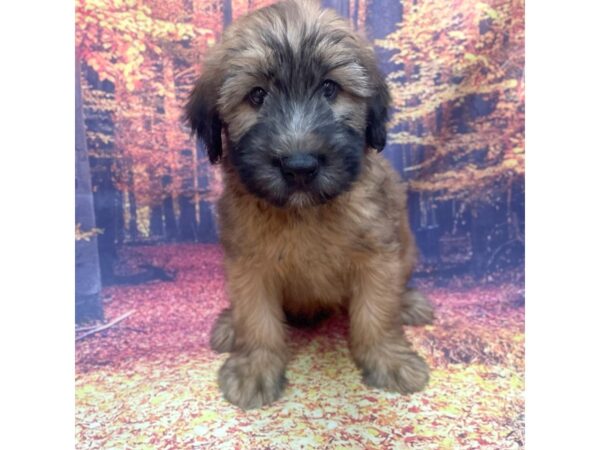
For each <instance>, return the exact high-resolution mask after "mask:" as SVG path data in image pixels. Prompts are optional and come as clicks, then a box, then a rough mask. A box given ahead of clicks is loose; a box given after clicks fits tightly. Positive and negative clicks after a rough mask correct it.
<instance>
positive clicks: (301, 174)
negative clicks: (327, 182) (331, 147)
mask: <svg viewBox="0 0 600 450" xmlns="http://www.w3.org/2000/svg"><path fill="white" fill-rule="evenodd" d="M318 170H319V160H318V159H317V158H316V157H314V156H313V155H311V154H308V153H299V154H297V155H292V156H288V157H285V158H282V159H281V173H282V174H283V176H284V178H285V179H286V180H287V181H289V182H293V183H296V184H307V183H309V182H310V181H312V179H313V178H314V177H315V176H316V175H317V172H318Z"/></svg>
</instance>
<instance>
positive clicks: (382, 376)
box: [362, 352, 429, 394]
mask: <svg viewBox="0 0 600 450" xmlns="http://www.w3.org/2000/svg"><path fill="white" fill-rule="evenodd" d="M362 369H363V379H364V382H365V384H366V385H368V386H372V387H376V388H380V389H384V390H387V391H395V392H401V393H402V394H411V393H413V392H418V391H421V390H423V389H424V388H425V386H427V383H428V382H429V367H427V363H426V362H425V361H424V360H423V358H421V357H420V356H419V355H418V354H417V353H415V352H405V353H400V354H396V355H394V357H393V358H392V359H391V360H385V359H380V360H375V361H373V362H371V363H370V364H363V365H362Z"/></svg>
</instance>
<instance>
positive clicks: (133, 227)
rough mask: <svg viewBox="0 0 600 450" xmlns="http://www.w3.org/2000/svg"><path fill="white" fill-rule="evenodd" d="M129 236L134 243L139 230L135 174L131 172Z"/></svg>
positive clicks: (129, 181) (129, 182)
mask: <svg viewBox="0 0 600 450" xmlns="http://www.w3.org/2000/svg"><path fill="white" fill-rule="evenodd" d="M128 184H129V236H130V237H131V240H132V241H134V242H135V241H137V238H138V228H137V204H136V201H135V186H134V181H133V173H132V172H131V171H130V172H129V180H128Z"/></svg>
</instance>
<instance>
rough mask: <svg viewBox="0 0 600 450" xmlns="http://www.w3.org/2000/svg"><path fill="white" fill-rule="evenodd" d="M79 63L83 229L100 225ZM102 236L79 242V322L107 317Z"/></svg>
mask: <svg viewBox="0 0 600 450" xmlns="http://www.w3.org/2000/svg"><path fill="white" fill-rule="evenodd" d="M80 76H81V75H80V71H79V64H77V67H76V72H75V206H76V208H75V222H76V223H77V224H79V225H80V229H81V230H82V231H89V230H91V229H93V228H95V227H96V217H95V214H94V196H93V194H92V180H91V176H90V163H89V159H88V151H87V145H86V138H85V123H84V120H83V102H82V98H81V79H80ZM101 290H102V281H101V277H100V258H99V255H98V239H97V238H96V237H95V236H94V237H92V238H90V239H89V240H78V241H76V243H75V322H76V323H82V322H86V321H90V320H104V312H103V309H102V298H101V296H100V293H101Z"/></svg>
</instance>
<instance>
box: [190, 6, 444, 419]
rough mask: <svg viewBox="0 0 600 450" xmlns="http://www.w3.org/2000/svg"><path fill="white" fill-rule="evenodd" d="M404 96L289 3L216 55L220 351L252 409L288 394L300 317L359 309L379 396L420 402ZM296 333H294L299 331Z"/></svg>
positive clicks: (204, 116) (354, 45) (249, 25)
mask: <svg viewBox="0 0 600 450" xmlns="http://www.w3.org/2000/svg"><path fill="white" fill-rule="evenodd" d="M389 101H390V96H389V93H388V90H387V87H386V84H385V80H384V78H383V76H382V74H381V73H380V71H379V70H378V68H377V64H376V60H375V56H374V53H373V50H372V48H371V47H370V46H369V45H368V43H367V42H366V41H365V40H364V39H363V38H361V37H360V36H358V35H357V34H356V33H355V32H353V31H352V29H351V28H350V26H349V24H348V23H346V21H345V20H343V19H341V18H339V17H338V16H337V15H336V14H335V13H334V12H332V11H329V10H325V11H324V10H321V9H320V8H319V6H318V5H317V4H316V3H313V2H310V1H303V0H286V1H283V2H281V3H278V4H275V5H272V6H269V7H266V8H263V9H260V10H258V11H255V12H253V13H251V14H249V15H248V16H246V17H243V18H241V19H240V20H238V21H237V22H236V23H234V24H233V25H232V26H231V27H229V29H227V31H226V32H225V33H224V35H223V39H222V42H221V43H220V44H219V45H218V46H216V47H215V48H214V49H212V51H211V52H210V53H209V55H208V56H207V57H206V60H205V61H204V65H203V73H202V76H201V77H200V79H199V80H198V82H197V84H196V86H195V88H194V90H193V92H192V94H191V96H190V99H189V101H188V104H187V106H186V117H187V120H188V122H189V124H190V126H191V128H192V129H193V131H194V132H195V133H197V135H198V136H199V137H200V138H201V140H202V141H203V142H204V143H205V145H206V147H207V150H208V155H209V157H210V160H211V162H213V163H216V162H218V161H221V162H222V167H223V173H224V192H223V196H222V198H221V199H220V201H219V204H218V213H219V214H218V216H219V221H220V237H221V242H222V245H223V247H224V249H225V267H226V272H227V287H228V293H229V298H230V301H231V308H230V309H226V310H225V311H223V312H222V313H221V316H220V317H219V319H218V320H217V322H216V324H215V326H214V328H213V331H212V336H211V345H212V347H213V348H214V349H215V350H216V351H219V352H230V353H231V355H230V356H229V358H228V359H227V361H226V362H225V364H224V365H223V367H221V370H220V371H219V385H220V387H221V390H222V391H223V394H224V395H225V398H227V399H228V400H229V401H230V402H232V403H234V404H236V405H239V406H241V407H242V408H254V407H260V406H262V405H266V404H268V403H271V402H272V401H274V400H276V399H277V398H278V397H279V396H280V395H281V393H282V390H283V388H284V386H285V367H286V361H287V351H286V342H285V341H286V338H285V337H286V317H287V318H288V319H289V318H293V319H294V320H295V321H299V320H300V321H303V320H304V321H310V320H311V319H316V318H318V317H321V316H322V314H323V312H325V311H328V310H334V309H338V308H340V307H342V308H347V310H348V313H349V317H350V348H351V351H352V355H353V357H354V359H355V360H356V364H357V365H358V366H359V367H360V369H362V373H363V377H364V381H365V383H367V384H368V385H371V386H375V387H379V388H383V389H388V390H393V391H399V392H403V393H409V392H414V391H418V390H420V389H423V388H424V387H425V385H426V384H427V381H428V368H427V365H426V363H425V362H424V361H423V359H422V358H421V357H420V356H418V355H417V354H416V353H415V352H414V351H413V350H412V349H411V346H410V343H409V342H408V341H407V339H406V337H405V336H404V333H403V330H402V325H422V324H426V323H430V322H431V321H432V319H433V313H432V309H431V305H430V303H429V302H428V301H427V300H426V299H425V298H424V297H423V296H422V295H421V294H420V293H418V292H417V291H415V290H410V289H407V287H406V283H407V281H408V279H409V276H410V274H411V270H412V268H413V264H414V259H415V245H414V242H413V238H412V235H411V231H410V228H409V224H408V219H407V210H406V193H405V189H404V187H403V185H402V184H401V183H400V179H399V177H398V175H397V174H396V173H395V172H394V170H393V169H392V168H391V167H390V165H389V164H388V162H387V161H386V160H385V159H384V157H383V156H382V155H380V154H378V152H379V151H381V150H382V149H383V147H384V145H385V139H386V130H385V122H386V118H387V108H388V104H389ZM288 322H289V320H288Z"/></svg>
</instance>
